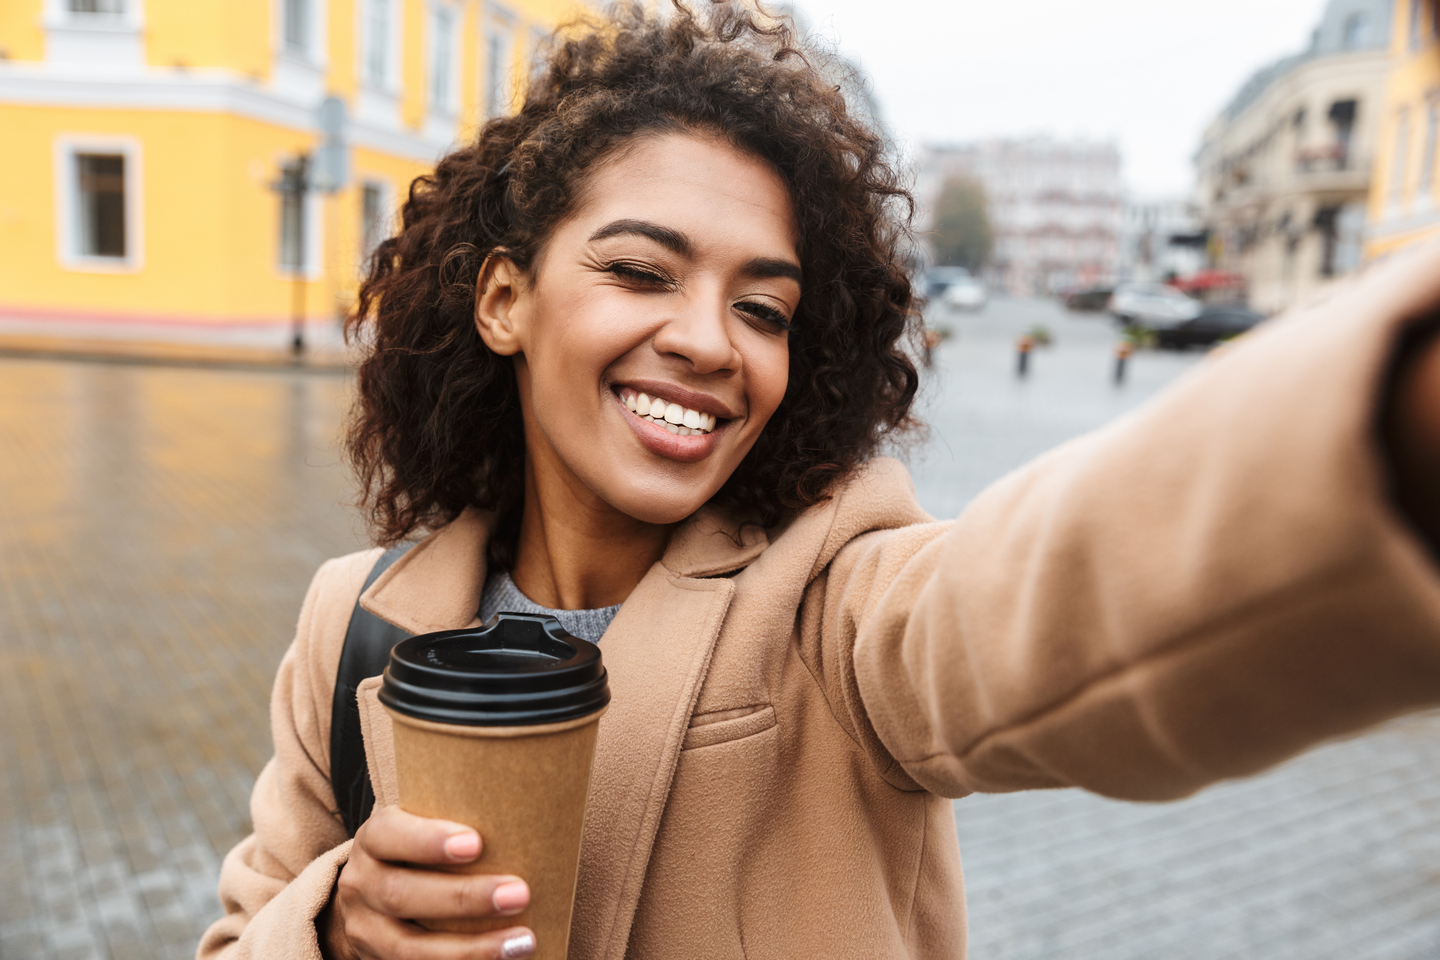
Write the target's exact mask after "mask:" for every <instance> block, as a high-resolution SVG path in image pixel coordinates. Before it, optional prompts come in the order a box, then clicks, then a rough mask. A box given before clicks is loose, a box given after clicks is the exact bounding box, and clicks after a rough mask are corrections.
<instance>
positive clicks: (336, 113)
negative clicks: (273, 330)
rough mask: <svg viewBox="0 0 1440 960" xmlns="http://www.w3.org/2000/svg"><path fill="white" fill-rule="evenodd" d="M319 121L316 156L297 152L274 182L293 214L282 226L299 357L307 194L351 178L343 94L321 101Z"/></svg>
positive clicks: (292, 344)
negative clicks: (288, 246) (289, 256)
mask: <svg viewBox="0 0 1440 960" xmlns="http://www.w3.org/2000/svg"><path fill="white" fill-rule="evenodd" d="M316 121H317V124H316V125H317V126H318V127H319V128H320V133H321V134H322V136H323V139H322V140H321V142H320V145H319V147H318V148H317V149H316V150H315V155H314V157H313V158H312V157H311V155H310V154H309V153H306V152H303V151H302V152H300V153H297V154H296V155H295V159H294V160H293V161H292V162H290V163H287V164H286V165H285V166H284V167H283V168H282V169H281V173H280V179H279V180H277V181H276V182H274V183H272V184H271V185H270V187H271V189H272V190H275V191H276V192H277V193H279V194H280V195H281V197H282V200H288V201H289V204H288V209H289V210H290V211H292V213H291V216H292V217H293V221H292V222H291V223H289V224H286V223H283V222H282V224H281V230H282V231H284V230H286V229H287V228H288V230H289V234H290V237H291V241H292V247H293V254H294V255H293V260H294V262H293V264H291V266H293V268H294V270H295V279H294V286H293V288H292V290H293V295H292V296H291V301H290V314H291V340H290V349H291V350H292V351H293V352H294V354H295V356H296V357H299V356H300V355H301V354H303V353H304V352H305V247H306V242H307V238H306V236H305V234H306V230H305V226H306V216H305V198H306V196H307V195H308V194H309V193H310V191H312V190H314V191H317V192H319V193H321V194H327V195H328V194H333V193H336V192H337V191H340V190H343V189H344V188H345V185H346V183H347V182H348V181H349V179H350V149H349V146H348V145H347V144H346V142H345V101H343V100H341V99H340V98H339V97H326V98H325V100H324V102H322V103H321V104H320V109H319V111H318V112H317V115H316ZM285 209H287V207H285V206H282V211H283V210H285ZM283 215H284V214H283V213H282V217H283Z"/></svg>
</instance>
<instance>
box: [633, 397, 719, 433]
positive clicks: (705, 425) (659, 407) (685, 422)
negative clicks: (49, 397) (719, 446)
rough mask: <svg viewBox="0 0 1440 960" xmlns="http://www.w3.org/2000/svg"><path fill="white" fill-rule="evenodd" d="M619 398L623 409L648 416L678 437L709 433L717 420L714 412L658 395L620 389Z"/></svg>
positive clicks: (651, 420)
mask: <svg viewBox="0 0 1440 960" xmlns="http://www.w3.org/2000/svg"><path fill="white" fill-rule="evenodd" d="M620 399H621V400H622V401H623V402H624V404H625V409H627V410H631V411H634V412H635V414H637V415H638V416H642V417H647V418H649V420H650V422H651V423H655V424H658V425H659V426H662V427H664V428H665V429H666V430H669V431H670V432H671V433H673V434H675V435H676V436H679V437H698V436H700V435H702V434H706V433H709V432H710V431H712V430H714V429H715V425H716V424H717V423H718V422H719V421H718V420H717V419H716V417H715V415H714V414H710V413H701V412H700V411H699V410H690V409H687V408H686V407H682V406H681V405H680V404H678V403H670V402H668V401H666V400H661V399H660V398H659V397H655V398H654V399H652V398H650V397H649V396H647V395H645V394H643V393H639V394H637V393H632V392H630V391H629V390H622V391H621V392H620Z"/></svg>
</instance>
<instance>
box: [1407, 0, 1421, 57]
mask: <svg viewBox="0 0 1440 960" xmlns="http://www.w3.org/2000/svg"><path fill="white" fill-rule="evenodd" d="M1424 12H1425V0H1410V49H1411V50H1419V49H1420V42H1421V39H1422V38H1421V33H1422V31H1423V30H1424V27H1425V18H1424Z"/></svg>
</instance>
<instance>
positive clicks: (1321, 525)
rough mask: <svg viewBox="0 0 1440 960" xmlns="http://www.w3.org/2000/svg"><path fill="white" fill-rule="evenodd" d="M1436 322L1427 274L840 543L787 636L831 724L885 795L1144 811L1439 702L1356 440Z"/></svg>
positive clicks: (1338, 303)
mask: <svg viewBox="0 0 1440 960" xmlns="http://www.w3.org/2000/svg"><path fill="white" fill-rule="evenodd" d="M1437 310H1440V249H1433V248H1432V249H1431V250H1429V251H1428V252H1425V253H1422V254H1414V255H1411V256H1409V257H1407V258H1406V259H1405V260H1404V261H1402V262H1393V263H1389V264H1385V265H1383V266H1382V267H1379V268H1376V269H1375V270H1372V271H1371V273H1370V275H1368V276H1367V277H1365V278H1362V279H1361V280H1360V281H1358V282H1355V283H1352V284H1350V285H1349V286H1348V287H1346V288H1344V289H1342V290H1340V291H1337V292H1335V293H1333V294H1332V295H1331V296H1330V297H1329V298H1328V300H1327V301H1326V302H1325V303H1322V304H1319V305H1316V306H1313V307H1310V308H1307V309H1305V310H1302V311H1299V312H1296V313H1293V314H1291V315H1289V316H1287V317H1284V318H1281V319H1279V320H1277V321H1274V322H1272V323H1270V324H1267V325H1266V326H1265V327H1264V328H1262V329H1261V330H1258V331H1256V332H1254V333H1253V334H1251V335H1250V336H1248V337H1246V338H1245V342H1243V343H1239V344H1236V345H1234V346H1233V347H1231V348H1229V349H1227V350H1224V351H1222V352H1221V355H1219V356H1215V357H1212V358H1208V359H1207V360H1206V361H1205V362H1204V363H1202V364H1200V366H1199V367H1198V368H1197V369H1196V370H1194V371H1192V372H1191V373H1190V374H1189V375H1187V376H1186V377H1185V378H1183V379H1182V381H1181V382H1179V383H1177V384H1176V385H1175V386H1174V387H1172V388H1171V389H1170V390H1168V391H1167V392H1166V393H1164V394H1162V395H1161V396H1160V397H1158V398H1156V400H1155V401H1153V402H1151V403H1149V404H1147V405H1146V406H1145V407H1144V408H1142V409H1141V410H1140V411H1138V412H1137V413H1135V414H1132V415H1130V416H1128V417H1126V418H1123V419H1122V420H1120V421H1117V422H1116V423H1114V424H1112V425H1110V426H1109V427H1107V428H1105V429H1102V430H1101V431H1099V432H1096V433H1093V434H1090V435H1088V436H1085V437H1082V438H1080V439H1078V440H1076V441H1073V442H1071V443H1069V444H1067V445H1065V446H1063V447H1060V448H1058V449H1056V450H1054V451H1052V452H1051V453H1049V454H1047V455H1046V456H1044V457H1042V458H1041V459H1040V460H1038V461H1036V462H1034V463H1032V464H1031V465H1029V466H1028V467H1025V468H1023V469H1021V470H1019V471H1017V472H1016V473H1014V474H1012V475H1010V476H1008V477H1006V478H1003V479H1002V480H1000V481H999V482H997V483H996V484H994V485H993V486H991V487H990V488H989V489H987V490H986V491H985V492H984V493H982V494H981V495H980V496H979V497H978V498H977V499H976V500H975V501H974V502H973V503H972V504H971V506H970V507H969V508H968V509H966V510H965V511H964V513H962V515H961V516H960V517H959V518H958V519H957V520H955V521H953V522H952V523H949V524H930V525H921V526H915V527H908V528H902V529H897V530H890V531H874V532H870V533H865V534H863V535H860V536H857V537H855V538H853V539H851V540H849V542H847V543H846V545H845V546H844V547H843V548H841V549H840V550H839V551H838V552H837V554H836V555H835V557H834V558H833V560H832V561H831V562H830V563H829V564H828V566H827V568H826V569H825V570H824V572H823V574H822V576H821V577H820V578H819V579H817V581H816V582H815V583H814V584H812V587H811V589H812V590H813V591H815V593H814V594H812V597H813V599H815V600H819V601H820V602H819V607H820V610H819V611H818V612H816V613H815V614H813V615H809V616H813V622H811V623H809V624H808V627H807V629H808V630H809V632H810V633H812V634H818V635H819V636H820V640H819V645H820V646H821V647H823V648H824V649H825V650H826V653H825V657H826V658H827V660H828V663H827V665H826V669H825V679H824V680H823V681H822V682H824V683H825V684H827V685H828V686H831V687H832V689H831V691H830V693H829V696H830V699H831V701H832V704H834V703H839V704H840V705H841V706H842V709H840V710H837V711H836V713H837V716H839V717H841V722H842V723H845V724H847V726H848V727H849V728H850V730H851V734H852V736H855V737H856V738H857V740H860V741H861V742H862V744H863V745H865V746H867V747H868V748H869V750H870V753H871V755H872V757H874V758H875V760H876V762H877V765H878V766H879V767H880V769H881V772H882V773H883V774H884V775H885V776H886V777H887V779H889V780H890V781H891V782H892V783H894V784H895V785H896V786H900V787H908V788H910V789H914V788H917V787H919V788H924V789H928V790H931V791H934V792H936V793H939V794H942V795H947V796H959V795H962V794H964V793H967V792H972V791H1004V790H1018V789H1027V788H1035V787H1056V786H1069V785H1073V786H1080V787H1084V788H1088V789H1090V790H1093V791H1096V792H1099V793H1102V794H1105V795H1109V796H1113V797H1121V798H1128V799H1137V800H1159V799H1168V798H1174V797H1180V796H1184V795H1186V794H1188V793H1191V792H1193V791H1195V790H1197V789H1199V788H1200V787H1202V786H1204V785H1206V784H1208V783H1211V782H1214V781H1216V780H1219V779H1222V778H1227V777H1235V776H1241V775H1246V774H1250V773H1254V772H1256V771H1259V770H1261V769H1263V768H1265V767H1267V766H1270V765H1272V764H1275V763H1277V762H1279V761H1281V760H1283V759H1285V758H1287V757H1289V756H1291V755H1293V754H1295V753H1296V752H1298V751H1300V750H1302V749H1304V748H1305V747H1307V746H1309V745H1311V744H1313V743H1315V742H1317V741H1319V740H1322V739H1325V738H1329V737H1333V736H1336V735H1340V734H1343V733H1347V732H1350V731H1354V730H1357V729H1360V728H1363V727H1366V726H1369V725H1372V724H1375V723H1377V722H1380V721H1382V720H1385V719H1387V718H1390V717H1393V716H1396V715H1398V714H1401V713H1404V712H1407V711H1411V710H1415V709H1418V708H1422V707H1427V706H1432V705H1435V704H1437V703H1440V574H1437V567H1436V565H1435V562H1434V557H1433V556H1432V555H1431V554H1429V553H1427V548H1426V546H1425V545H1424V544H1422V543H1421V542H1420V541H1419V540H1418V538H1417V537H1416V535H1415V534H1414V532H1413V531H1412V529H1411V528H1410V527H1409V526H1408V525H1407V524H1406V523H1405V521H1404V520H1403V518H1402V517H1401V516H1400V515H1399V514H1398V513H1397V511H1396V509H1395V508H1394V506H1393V505H1392V502H1391V500H1390V497H1389V495H1388V477H1387V473H1386V467H1385V458H1384V453H1383V451H1382V449H1381V447H1380V440H1379V433H1378V429H1377V424H1378V420H1379V416H1380V410H1381V403H1382V399H1383V396H1384V394H1385V389H1386V384H1387V375H1388V372H1389V370H1390V369H1391V366H1392V364H1393V361H1394V359H1395V355H1396V353H1397V350H1398V344H1399V342H1400V339H1401V337H1402V335H1403V333H1404V331H1405V330H1406V329H1407V327H1409V326H1410V325H1411V324H1413V323H1414V322H1416V321H1417V320H1423V319H1424V318H1426V317H1427V316H1430V317H1434V316H1435V315H1436V312H1437ZM842 496H843V494H842ZM840 509H841V510H843V504H842V505H841V507H840ZM809 605H810V603H809V600H808V599H807V604H806V606H809ZM807 642H808V641H807Z"/></svg>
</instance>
